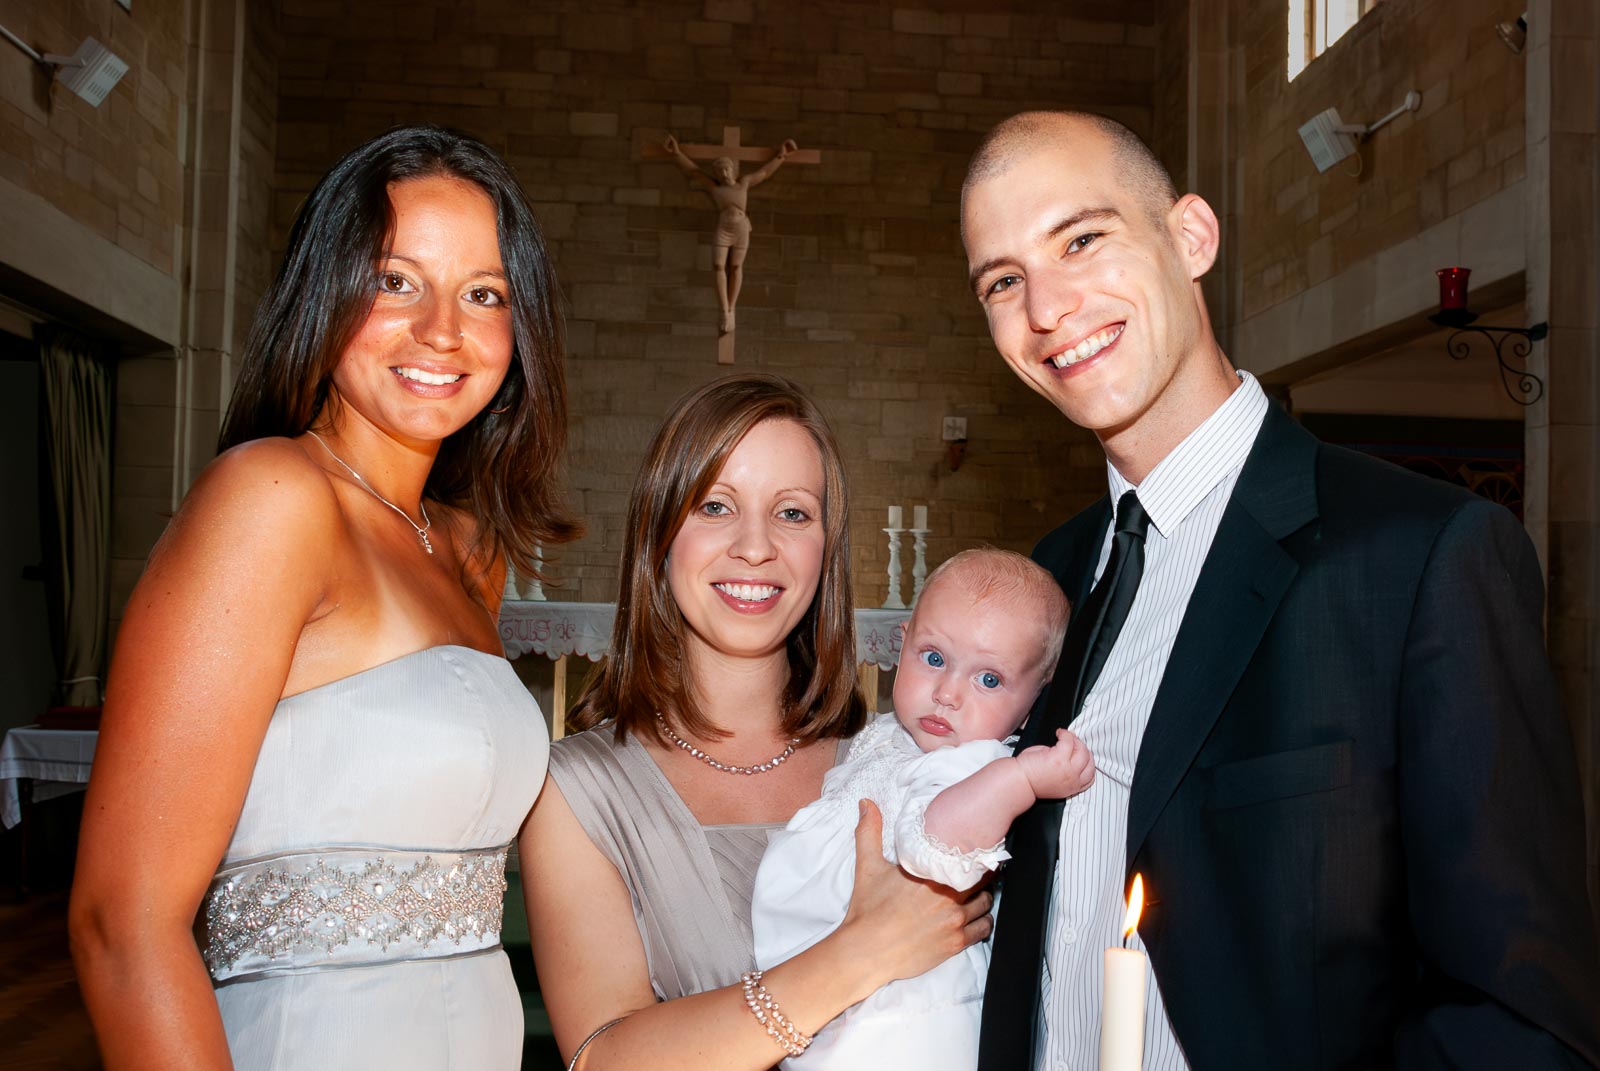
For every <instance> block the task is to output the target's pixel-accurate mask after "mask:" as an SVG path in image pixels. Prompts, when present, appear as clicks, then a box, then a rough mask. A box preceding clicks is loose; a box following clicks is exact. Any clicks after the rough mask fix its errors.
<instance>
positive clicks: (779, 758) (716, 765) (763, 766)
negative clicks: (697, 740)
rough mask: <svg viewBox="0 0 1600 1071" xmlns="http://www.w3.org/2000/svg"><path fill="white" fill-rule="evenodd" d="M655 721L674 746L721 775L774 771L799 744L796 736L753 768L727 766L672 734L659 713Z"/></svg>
mask: <svg viewBox="0 0 1600 1071" xmlns="http://www.w3.org/2000/svg"><path fill="white" fill-rule="evenodd" d="M656 720H657V721H659V722H660V723H661V731H662V732H664V733H666V734H667V739H668V740H671V741H672V742H673V743H674V744H677V745H678V746H679V747H681V748H683V750H685V751H687V752H688V753H689V754H691V755H693V756H694V757H695V758H697V759H699V760H700V761H701V762H703V763H705V764H706V765H707V766H709V767H711V768H712V769H713V770H721V771H722V772H723V773H736V774H745V775H747V776H748V775H750V774H761V773H766V772H767V771H768V770H776V769H777V768H778V767H779V766H782V765H783V760H785V759H787V758H788V757H789V756H790V755H793V754H794V749H795V747H796V746H797V745H798V744H799V743H800V738H799V737H798V736H797V737H795V738H793V739H792V740H790V741H789V746H788V747H786V748H784V749H783V753H782V754H779V755H774V756H773V757H772V758H770V759H768V760H767V761H766V762H758V763H756V764H755V765H754V766H729V765H728V764H727V763H725V762H718V761H717V760H716V759H714V758H712V757H711V756H710V755H707V754H706V753H705V752H704V751H701V750H700V749H699V748H697V747H695V746H694V745H693V744H691V743H689V741H687V740H685V739H684V738H683V737H681V736H679V735H678V734H677V733H675V732H673V731H672V726H670V725H668V724H667V719H666V718H664V717H662V716H661V715H660V714H659V713H658V714H656Z"/></svg>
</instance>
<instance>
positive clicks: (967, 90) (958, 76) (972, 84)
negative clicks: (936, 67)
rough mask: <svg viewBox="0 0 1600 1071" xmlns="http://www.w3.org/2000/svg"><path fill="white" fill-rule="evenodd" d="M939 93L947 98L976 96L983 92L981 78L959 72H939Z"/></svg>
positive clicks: (977, 75) (980, 76)
mask: <svg viewBox="0 0 1600 1071" xmlns="http://www.w3.org/2000/svg"><path fill="white" fill-rule="evenodd" d="M937 84H938V87H939V92H940V93H942V94H946V95H949V96H976V95H978V94H979V93H982V92H983V76H982V75H979V74H965V73H962V72H960V71H940V72H939V75H938V79H937Z"/></svg>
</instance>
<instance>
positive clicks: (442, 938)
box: [205, 845, 507, 983]
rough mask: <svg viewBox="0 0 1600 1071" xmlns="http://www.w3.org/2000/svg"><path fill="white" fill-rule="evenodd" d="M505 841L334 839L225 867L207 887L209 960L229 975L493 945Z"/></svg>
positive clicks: (215, 970)
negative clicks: (408, 843)
mask: <svg viewBox="0 0 1600 1071" xmlns="http://www.w3.org/2000/svg"><path fill="white" fill-rule="evenodd" d="M506 847H507V846H505V845H502V846H500V847H498V848H482V849H475V850H471V851H465V852H408V851H389V850H387V849H376V848H328V849H323V850H321V851H315V852H299V853H291V854H282V855H274V856H269V857H266V858H262V859H254V860H250V861H248V862H244V863H237V864H235V865H233V866H229V867H224V868H223V869H222V870H219V871H218V872H217V876H216V878H215V880H214V881H213V882H212V885H211V890H210V892H209V893H207V894H206V902H205V916H206V946H205V961H206V966H207V967H209V968H210V969H211V976H212V978H214V979H215V980H216V981H217V982H219V983H221V982H226V981H238V980H241V979H244V978H248V977H254V976H256V975H261V974H268V973H278V972H284V971H305V970H321V969H328V968H336V967H358V966H367V965H371V964H377V963H389V962H397V961H402V960H413V959H438V958H444V957H451V956H460V955H464V954H471V953H477V952H486V951H490V950H493V949H495V948H498V947H499V945H500V920H501V915H502V912H503V911H504V909H505V892H506Z"/></svg>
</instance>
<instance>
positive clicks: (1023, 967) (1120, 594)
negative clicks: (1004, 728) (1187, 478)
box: [978, 491, 1150, 1071]
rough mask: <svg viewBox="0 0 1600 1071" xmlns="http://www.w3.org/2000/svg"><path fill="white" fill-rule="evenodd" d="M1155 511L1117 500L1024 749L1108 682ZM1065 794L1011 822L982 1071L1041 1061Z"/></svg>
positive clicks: (1130, 498) (1050, 736) (1007, 1070)
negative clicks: (1103, 675)
mask: <svg viewBox="0 0 1600 1071" xmlns="http://www.w3.org/2000/svg"><path fill="white" fill-rule="evenodd" d="M1149 527H1150V515H1149V514H1147V513H1146V512H1145V511H1144V507H1143V506H1141V505H1140V504H1139V499H1138V497H1137V496H1136V495H1135V494H1134V492H1132V491H1129V492H1127V493H1126V494H1124V495H1123V496H1122V498H1121V499H1120V500H1119V501H1118V502H1117V517H1116V526H1115V529H1114V534H1113V535H1112V537H1111V555H1110V557H1108V558H1107V559H1106V568H1105V572H1103V573H1101V574H1100V582H1099V583H1098V584H1096V585H1095V586H1094V590H1093V591H1092V592H1090V593H1089V597H1088V598H1087V599H1085V600H1084V601H1083V605H1082V606H1081V607H1077V608H1075V610H1074V612H1073V616H1072V625H1071V627H1070V628H1069V629H1068V630H1067V638H1066V641H1065V643H1064V644H1063V650H1062V652H1061V661H1060V662H1059V663H1058V665H1057V667H1056V673H1055V678H1054V683H1053V684H1052V685H1051V687H1050V697H1049V699H1048V700H1047V701H1046V703H1045V705H1044V709H1043V710H1041V711H1039V712H1038V715H1039V716H1037V717H1035V719H1034V722H1035V723H1034V724H1031V725H1029V726H1028V729H1027V731H1025V732H1024V733H1023V736H1022V740H1021V742H1020V743H1019V744H1018V745H1017V747H1018V749H1019V750H1020V749H1021V748H1024V747H1028V746H1031V745H1033V744H1039V743H1044V744H1048V743H1053V742H1054V741H1055V731H1056V729H1058V728H1060V727H1062V726H1065V725H1067V724H1068V723H1070V722H1071V721H1072V719H1073V718H1075V717H1077V716H1078V711H1079V710H1081V709H1082V708H1083V700H1084V697H1086V696H1087V695H1088V694H1089V691H1090V689H1092V688H1093V687H1094V683H1095V681H1096V680H1098V679H1099V678H1100V671H1101V670H1102V669H1104V668H1105V664H1106V658H1107V656H1108V655H1110V653H1111V648H1112V647H1113V646H1114V645H1115V644H1116V642H1117V635H1118V633H1120V632H1121V631H1122V625H1123V622H1125V621H1127V619H1128V610H1129V609H1130V608H1132V606H1133V597H1134V595H1135V594H1136V593H1137V592H1138V590H1139V580H1140V578H1141V577H1143V576H1144V538H1145V532H1146V531H1147V530H1148V529H1149ZM1063 803H1064V801H1062V800H1039V801H1038V802H1036V803H1035V804H1034V805H1033V806H1032V807H1031V808H1029V809H1028V810H1027V811H1026V812H1024V813H1023V814H1022V815H1021V816H1020V817H1019V818H1018V819H1017V820H1016V821H1015V822H1014V823H1012V826H1011V836H1010V837H1009V838H1008V840H1007V844H1006V847H1007V848H1008V849H1009V850H1010V852H1011V856H1012V858H1011V862H1010V863H1008V864H1007V865H1006V870H1005V881H1004V884H1003V885H1002V887H1001V891H1002V893H1003V895H1002V896H1001V898H1000V917H999V920H998V921H997V923H996V926H995V936H994V953H993V956H992V958H991V959H990V961H989V981H988V985H987V987H986V989H985V991H984V997H983V1034H982V1037H981V1039H980V1041H979V1045H978V1069H979V1071H1017V1069H1018V1068H1025V1067H1028V1066H1029V1065H1030V1064H1031V1063H1032V1062H1033V1053H1034V1048H1035V1043H1034V1033H1035V1031H1036V1030H1037V1029H1038V1022H1039V998H1040V995H1041V992H1040V981H1041V979H1040V968H1041V964H1042V962H1043V959H1044V928H1045V915H1046V911H1047V909H1048V906H1049V898H1050V885H1051V879H1052V878H1053V877H1054V875H1055V866H1056V856H1057V853H1058V852H1059V851H1060V847H1061V845H1060V832H1061V810H1062V806H1063Z"/></svg>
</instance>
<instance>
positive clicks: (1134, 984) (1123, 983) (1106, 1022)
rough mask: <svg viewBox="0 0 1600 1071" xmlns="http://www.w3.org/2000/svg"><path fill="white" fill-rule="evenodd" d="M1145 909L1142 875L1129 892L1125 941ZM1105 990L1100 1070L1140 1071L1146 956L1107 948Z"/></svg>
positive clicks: (1133, 951)
mask: <svg viewBox="0 0 1600 1071" xmlns="http://www.w3.org/2000/svg"><path fill="white" fill-rule="evenodd" d="M1143 909H1144V877H1143V876H1142V875H1139V874H1135V875H1134V876H1133V888H1132V889H1130V890H1129V891H1128V915H1127V918H1126V920H1125V922H1124V924H1123V931H1122V936H1123V939H1124V940H1126V939H1127V937H1128V935H1130V934H1132V933H1133V931H1134V930H1135V929H1137V928H1138V926H1139V913H1140V912H1141V911H1142V910H1143ZM1105 967H1106V976H1105V991H1104V993H1103V995H1102V997H1101V1004H1100V1071H1140V1068H1141V1067H1142V1066H1143V1064H1144V980H1145V955H1144V953H1143V952H1140V951H1138V950H1137V949H1132V948H1108V949H1106V962H1105Z"/></svg>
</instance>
